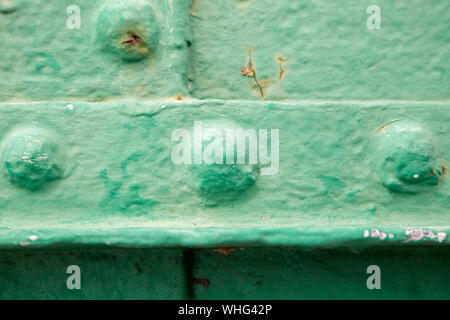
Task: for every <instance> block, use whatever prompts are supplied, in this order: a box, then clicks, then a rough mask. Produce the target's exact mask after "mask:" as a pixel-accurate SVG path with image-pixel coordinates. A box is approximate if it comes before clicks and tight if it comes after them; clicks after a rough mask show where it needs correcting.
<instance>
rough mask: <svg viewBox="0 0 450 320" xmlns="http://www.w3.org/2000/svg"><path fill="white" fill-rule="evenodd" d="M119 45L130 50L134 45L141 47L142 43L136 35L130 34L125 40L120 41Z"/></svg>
mask: <svg viewBox="0 0 450 320" xmlns="http://www.w3.org/2000/svg"><path fill="white" fill-rule="evenodd" d="M120 44H124V45H127V46H128V49H130V48H131V47H132V46H135V45H137V46H141V45H142V44H143V43H142V40H141V38H140V37H139V36H138V35H136V34H134V33H130V34H128V36H127V39H126V40H124V41H122V42H121V43H120Z"/></svg>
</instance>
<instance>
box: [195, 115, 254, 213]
mask: <svg viewBox="0 0 450 320" xmlns="http://www.w3.org/2000/svg"><path fill="white" fill-rule="evenodd" d="M202 129H203V130H202V131H203V135H202V149H201V150H202V155H201V157H202V163H201V164H194V165H193V166H192V168H193V171H194V175H195V179H194V181H195V188H196V189H197V192H198V193H199V194H200V196H201V198H202V203H203V204H204V205H206V206H217V205H219V204H221V203H225V202H229V201H234V200H237V199H240V198H242V197H243V196H244V195H246V191H247V189H249V188H250V187H252V186H253V185H254V184H255V182H256V179H257V176H258V174H259V167H258V164H250V163H248V161H246V162H245V163H237V162H238V161H237V155H238V151H237V143H236V144H235V145H234V148H233V152H232V154H233V156H234V157H233V159H234V160H233V161H230V158H231V157H228V163H227V152H226V151H227V143H228V140H227V131H228V130H233V131H234V130H236V129H240V128H239V127H238V126H237V125H236V124H234V123H232V122H229V121H228V122H203V128H202ZM219 145H221V146H222V148H218V146H219ZM218 149H221V150H222V151H223V152H222V153H221V152H220V151H218ZM246 150H248V145H247V147H246ZM216 151H218V152H217V154H220V156H216ZM197 157H198V156H197ZM230 162H232V163H230Z"/></svg>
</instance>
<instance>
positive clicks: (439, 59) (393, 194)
mask: <svg viewBox="0 0 450 320" xmlns="http://www.w3.org/2000/svg"><path fill="white" fill-rule="evenodd" d="M73 4H74V3H73V1H69V0H61V1H44V0H35V1H33V2H32V3H31V2H27V1H19V0H4V1H0V40H1V41H0V160H1V162H0V171H1V172H0V247H1V248H2V251H1V254H0V279H1V281H0V283H2V285H1V286H0V298H4V299H6V298H21V299H22V298H23V299H25V298H33V299H34V298H56V299H65V298H67V299H72V298H83V299H90V298H101V299H109V298H143V299H145V298H153V299H158V298H160V299H163V298H173V299H179V298H185V297H195V298H270V297H273V298H289V299H290V298H292V299H296V298H333V299H335V298H389V299H395V298H412V299H415V298H431V297H435V298H436V297H437V298H448V288H449V286H450V281H448V280H449V279H448V275H447V273H446V270H448V261H449V260H448V248H449V246H448V244H449V243H450V240H449V236H448V233H449V231H450V224H449V221H450V220H449V217H450V216H449V215H450V210H449V203H450V182H449V180H448V169H447V167H448V165H449V162H450V154H449V152H450V133H449V131H448V128H449V123H450V113H449V107H450V100H449V98H450V77H449V67H450V38H449V37H450V33H449V32H448V31H449V30H450V3H449V2H448V1H445V0H432V1H425V0H420V1H414V2H410V1H395V2H393V1H388V0H380V1H377V3H376V4H377V5H378V6H379V7H380V8H381V29H379V30H369V29H368V28H367V26H366V20H367V18H368V16H369V14H367V13H366V8H367V7H368V6H369V5H372V4H373V3H372V2H371V1H365V0H364V1H357V0H347V1H344V2H336V1H331V0H318V1H276V2H273V1H268V0H258V1H257V0H239V1H238V0H229V1H219V0H208V1H204V0H192V1H187V0H186V1H182V0H168V1H166V0H132V1H128V0H104V1H88V0H83V1H81V0H80V1H78V3H77V5H78V6H79V7H80V12H81V16H80V17H81V25H80V29H70V28H68V27H67V26H66V23H67V19H68V18H69V17H70V15H71V14H70V13H68V12H67V11H66V9H67V7H69V6H70V5H73ZM43 22H45V23H43ZM242 67H244V69H243V70H242ZM249 67H251V68H250V69H245V68H249ZM250 71H251V72H254V73H255V76H248V75H251V74H250V73H249V72H250ZM243 72H244V73H245V74H243ZM198 121H201V122H202V123H203V126H204V128H205V129H206V130H216V131H219V132H221V133H222V134H223V132H225V131H224V130H225V129H227V128H239V129H243V130H247V129H254V130H256V131H258V130H259V129H267V130H268V131H269V135H270V132H271V131H272V132H273V130H275V129H278V130H279V168H278V171H277V173H276V174H275V175H263V174H261V172H262V170H263V169H264V165H262V164H260V163H258V164H195V165H187V164H175V163H174V162H173V160H172V152H173V149H174V147H176V144H177V143H176V142H174V141H173V139H172V135H173V132H174V131H175V130H177V129H184V130H186V131H187V132H189V133H190V134H191V135H192V137H194V135H195V134H194V123H195V122H198ZM200 141H201V143H202V148H203V149H202V152H205V150H208V149H210V148H211V145H212V144H211V141H210V140H208V139H206V138H205V137H203V138H202V137H201V138H200ZM269 149H270V148H269ZM279 246H285V247H289V248H284V249H282V248H279ZM118 247H125V248H127V249H118ZM193 247H194V248H197V249H194V250H192V249H191V248H193ZM214 247H236V248H238V247H245V248H247V249H246V250H239V249H236V250H235V251H233V252H232V253H231V254H230V255H221V254H220V253H218V252H216V251H212V250H211V248H214ZM251 247H255V248H251ZM256 247H257V248H256ZM342 247H349V248H352V250H353V251H345V253H342V252H343V251H340V250H342ZM174 248H175V249H174ZM199 248H209V249H199ZM306 248H307V249H308V250H309V251H304V250H305V249H306ZM313 248H314V249H313ZM33 249H36V250H33ZM53 249H58V250H53ZM76 250H79V251H76ZM355 250H356V251H355ZM187 253H189V255H190V256H191V258H190V259H191V260H192V261H190V262H189V263H188V262H187V260H189V259H187V260H186V259H185V260H183V259H182V255H183V254H184V255H186V254H187ZM180 257H181V258H180ZM73 260H76V261H80V264H83V265H85V266H87V267H86V268H87V269H90V270H91V271H89V272H92V274H90V275H87V277H91V278H90V279H93V282H96V283H97V285H94V284H92V287H85V288H86V289H83V290H81V292H78V293H77V292H71V291H68V290H67V289H66V287H65V280H64V279H65V278H66V277H67V274H65V273H64V272H65V268H66V267H67V266H66V265H68V264H77V263H75V262H71V261H73ZM369 261H370V262H369ZM372 261H373V262H372ZM377 261H378V262H377ZM134 263H137V265H138V266H139V267H133V266H134ZM97 264H100V266H99V267H98V269H97V270H93V268H94V269H95V267H94V266H96V265H97ZM370 264H380V265H383V266H384V267H382V268H385V269H386V270H388V271H387V272H388V273H389V275H388V276H387V279H388V280H386V281H387V283H390V284H386V287H385V288H386V289H383V290H384V291H383V292H378V293H376V292H371V291H369V290H367V288H366V287H365V280H364V279H365V277H367V274H365V268H366V267H367V266H368V265H370ZM11 265H13V268H11ZM363 265H364V266H363ZM408 266H411V269H409V270H408V271H405V268H408ZM253 267H254V268H255V269H254V271H252V270H250V268H253ZM218 268H219V269H220V271H218V272H217V270H218ZM141 269H142V274H140V272H138V271H137V270H141ZM12 270H13V271H12ZM423 270H426V271H427V273H423ZM122 272H124V277H128V278H130V279H131V280H130V282H129V283H133V285H130V286H128V285H129V283H128V284H126V283H125V281H124V280H123V282H121V283H119V284H118V286H117V288H118V289H117V290H113V289H111V290H110V289H106V288H112V286H113V283H112V282H111V281H112V280H111V279H112V278H113V277H114V276H115V275H116V274H119V273H122ZM358 272H359V273H358ZM41 275H42V276H41ZM190 278H208V279H209V280H210V283H211V285H210V286H209V287H208V288H203V287H199V286H198V285H194V286H191V285H190V284H189V283H190ZM360 278H361V279H362V280H361V279H360ZM36 279H39V282H36V283H34V284H32V285H31V287H30V290H27V291H24V289H23V288H24V286H25V283H29V282H31V281H32V280H33V281H36ZM277 279H279V281H278V280H277ZM333 279H335V280H336V282H334V283H333V281H334V280H333ZM347 280H348V281H349V282H348V284H346V286H349V285H352V286H353V285H354V286H353V289H345V290H344V289H343V290H342V291H340V289H339V287H340V286H341V285H342V286H344V285H345V283H346V281H347ZM140 281H144V282H149V283H150V284H149V285H148V286H142V285H139V283H138V282H140ZM3 284H4V285H3ZM330 286H331V287H330ZM417 286H418V287H417ZM137 287H139V288H141V289H139V290H137V291H134V289H135V288H137ZM45 288H46V289H48V290H47V291H46V290H45ZM102 288H103V289H102ZM131 288H132V289H131ZM346 290H347V291H346ZM270 293H273V294H274V296H270Z"/></svg>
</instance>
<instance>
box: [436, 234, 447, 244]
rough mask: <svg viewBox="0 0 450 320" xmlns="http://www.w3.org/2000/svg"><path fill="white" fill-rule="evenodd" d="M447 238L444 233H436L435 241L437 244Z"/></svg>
mask: <svg viewBox="0 0 450 320" xmlns="http://www.w3.org/2000/svg"><path fill="white" fill-rule="evenodd" d="M445 238H447V234H446V233H445V232H438V233H437V239H438V241H439V242H442V241H444V240H445Z"/></svg>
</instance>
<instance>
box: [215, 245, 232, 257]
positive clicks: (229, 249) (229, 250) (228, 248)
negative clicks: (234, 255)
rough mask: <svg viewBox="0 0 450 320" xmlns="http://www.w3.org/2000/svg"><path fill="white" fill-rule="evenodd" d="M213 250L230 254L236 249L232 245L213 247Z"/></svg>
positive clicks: (226, 254)
mask: <svg viewBox="0 0 450 320" xmlns="http://www.w3.org/2000/svg"><path fill="white" fill-rule="evenodd" d="M213 251H215V252H218V253H221V254H223V255H224V256H228V255H229V254H230V253H231V252H233V251H234V248H232V247H221V248H217V249H213Z"/></svg>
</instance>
